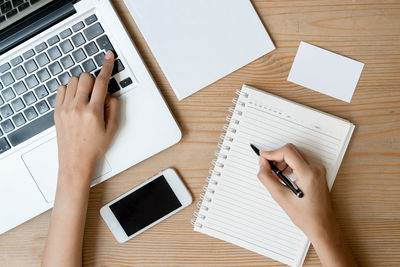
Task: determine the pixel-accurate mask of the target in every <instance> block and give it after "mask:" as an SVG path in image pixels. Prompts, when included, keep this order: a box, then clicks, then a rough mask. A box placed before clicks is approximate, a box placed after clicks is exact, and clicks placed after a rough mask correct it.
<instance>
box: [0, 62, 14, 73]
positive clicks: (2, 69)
mask: <svg viewBox="0 0 400 267" xmlns="http://www.w3.org/2000/svg"><path fill="white" fill-rule="evenodd" d="M9 69H11V66H10V64H8V63H4V64H3V65H1V66H0V73H3V72H6V71H8V70H9Z"/></svg>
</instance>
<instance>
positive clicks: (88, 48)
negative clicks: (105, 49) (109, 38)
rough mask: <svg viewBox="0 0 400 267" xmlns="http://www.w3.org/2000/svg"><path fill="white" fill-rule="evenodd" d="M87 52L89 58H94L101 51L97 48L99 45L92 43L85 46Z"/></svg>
mask: <svg viewBox="0 0 400 267" xmlns="http://www.w3.org/2000/svg"><path fill="white" fill-rule="evenodd" d="M84 48H85V51H86V53H87V54H88V55H89V56H92V55H94V54H96V53H97V52H98V51H99V49H98V48H97V45H96V44H95V43H94V42H90V43H88V44H87V45H85V47H84Z"/></svg>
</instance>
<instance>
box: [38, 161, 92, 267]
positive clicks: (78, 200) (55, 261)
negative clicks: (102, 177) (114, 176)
mask: <svg viewBox="0 0 400 267" xmlns="http://www.w3.org/2000/svg"><path fill="white" fill-rule="evenodd" d="M91 177H92V170H90V169H85V170H79V171H74V172H71V171H63V170H60V171H59V177H58V184H57V194H56V200H55V203H54V208H53V211H52V215H51V223H50V229H49V233H48V240H47V244H46V248H45V252H44V258H43V266H80V265H81V264H82V243H83V234H84V228H85V220H86V211H87V205H88V197H89V189H90V181H91Z"/></svg>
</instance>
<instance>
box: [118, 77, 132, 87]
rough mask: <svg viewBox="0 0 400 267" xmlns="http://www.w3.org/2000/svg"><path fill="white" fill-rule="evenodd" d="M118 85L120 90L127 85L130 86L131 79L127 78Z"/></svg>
mask: <svg viewBox="0 0 400 267" xmlns="http://www.w3.org/2000/svg"><path fill="white" fill-rule="evenodd" d="M119 84H120V85H121V87H122V88H125V87H127V86H128V85H130V84H132V79H131V78H130V77H128V78H126V79H124V80H122V81H120V82H119Z"/></svg>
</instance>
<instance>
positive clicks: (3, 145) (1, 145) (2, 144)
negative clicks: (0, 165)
mask: <svg viewBox="0 0 400 267" xmlns="http://www.w3.org/2000/svg"><path fill="white" fill-rule="evenodd" d="M9 149H11V146H10V144H9V143H8V141H7V139H6V138H5V137H3V138H0V154H2V153H4V152H6V151H7V150H9Z"/></svg>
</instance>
